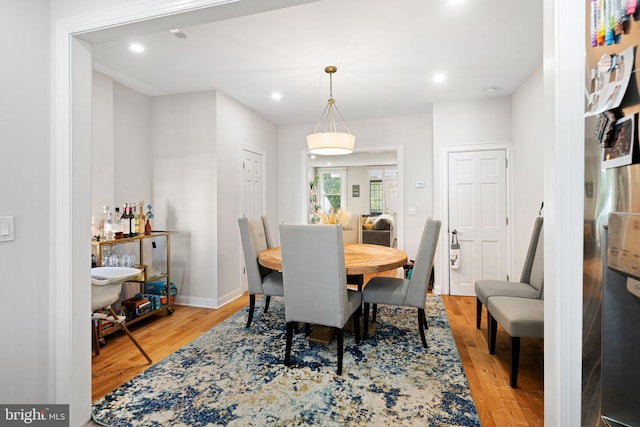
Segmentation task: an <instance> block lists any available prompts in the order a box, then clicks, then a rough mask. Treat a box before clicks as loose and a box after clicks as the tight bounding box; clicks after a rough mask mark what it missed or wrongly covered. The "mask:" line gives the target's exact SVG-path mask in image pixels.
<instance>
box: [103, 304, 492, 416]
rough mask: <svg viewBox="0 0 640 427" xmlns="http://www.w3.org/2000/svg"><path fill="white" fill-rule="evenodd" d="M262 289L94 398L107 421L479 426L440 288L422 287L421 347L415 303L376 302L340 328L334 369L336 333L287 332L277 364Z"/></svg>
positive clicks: (275, 307) (281, 334)
mask: <svg viewBox="0 0 640 427" xmlns="http://www.w3.org/2000/svg"><path fill="white" fill-rule="evenodd" d="M263 302H264V298H262V299H260V300H259V302H258V304H257V307H256V315H254V323H253V324H252V326H251V328H249V329H246V328H245V327H244V325H245V322H246V320H247V310H248V309H247V308H245V309H244V310H241V311H240V312H238V313H236V314H235V315H234V316H232V317H230V318H229V319H227V320H225V321H224V322H222V323H221V324H219V325H218V326H216V327H214V328H213V329H211V330H209V331H208V332H207V333H205V334H204V335H202V336H201V337H200V338H198V339H197V340H195V341H193V342H192V343H190V344H188V345H187V346H185V347H183V348H181V349H180V350H178V351H177V352H175V353H173V354H172V355H170V356H169V357H167V358H166V359H164V360H162V361H160V362H159V363H157V364H156V365H154V366H152V367H150V368H149V369H147V370H146V371H145V372H144V373H142V374H141V375H139V376H138V377H136V378H134V379H132V380H130V381H129V382H127V383H125V384H124V385H122V386H121V387H119V388H117V389H116V390H114V391H113V392H111V393H110V394H108V395H107V396H105V397H103V398H102V399H99V400H98V401H96V402H94V405H93V410H94V413H95V417H96V418H97V419H98V420H99V421H101V422H104V423H106V424H108V425H112V426H169V425H170V426H218V425H229V426H295V425H318V426H347V425H351V426H356V425H362V426H391V425H420V426H449V425H451V426H479V425H480V420H479V418H478V414H477V411H476V407H475V404H474V402H473V398H472V397H471V393H470V391H469V385H468V383H467V379H466V376H465V373H464V370H463V368H462V363H461V361H460V356H459V354H458V350H457V349H456V345H455V342H454V339H453V336H452V334H451V328H450V326H449V321H448V319H447V314H446V311H445V308H444V305H443V303H442V299H441V298H440V297H439V296H435V295H434V296H432V295H429V297H428V299H427V303H428V306H427V309H426V313H427V318H428V322H429V329H428V330H427V341H428V343H429V348H428V349H425V348H423V347H422V344H421V341H420V336H419V333H418V325H417V312H416V309H408V308H395V307H387V306H380V307H378V319H377V320H378V328H377V331H376V334H375V336H374V337H370V338H369V339H368V340H367V341H361V343H360V345H359V346H356V345H355V341H354V339H353V338H354V337H353V334H351V333H349V332H346V333H345V340H344V342H345V352H344V365H343V366H344V367H343V373H342V376H338V375H336V374H335V371H336V366H337V354H336V343H335V340H334V342H333V343H332V344H331V345H329V346H323V345H318V344H310V343H309V342H308V341H307V339H306V338H305V336H304V333H303V332H302V331H301V332H300V333H299V334H297V335H296V336H295V337H294V341H293V350H292V353H291V356H292V358H291V359H292V367H290V368H287V367H285V366H284V364H283V360H284V349H285V323H284V304H283V301H282V300H281V299H279V298H272V300H271V306H270V307H269V313H266V314H264V313H263V312H262V311H263V310H262V308H263V307H262V305H261V303H263Z"/></svg>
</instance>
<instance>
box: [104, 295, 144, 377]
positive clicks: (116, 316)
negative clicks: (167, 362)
mask: <svg viewBox="0 0 640 427" xmlns="http://www.w3.org/2000/svg"><path fill="white" fill-rule="evenodd" d="M107 310H108V311H109V314H111V315H112V316H113V318H114V319H117V318H118V315H117V314H116V312H115V311H113V308H111V307H107ZM120 329H122V332H124V333H125V334H127V336H128V337H129V339H130V340H131V342H133V343H134V344H135V346H136V347H138V350H140V353H142V355H143V356H144V357H145V359H147V361H148V362H149V364H150V365H151V364H152V363H153V360H151V358H150V357H149V355H148V354H147V352H146V351H144V348H142V346H141V345H140V343H139V342H138V340H137V339H136V338H135V337H134V336H133V335H131V332H129V329H128V328H127V326H126V325H125V324H124V322H123V323H120Z"/></svg>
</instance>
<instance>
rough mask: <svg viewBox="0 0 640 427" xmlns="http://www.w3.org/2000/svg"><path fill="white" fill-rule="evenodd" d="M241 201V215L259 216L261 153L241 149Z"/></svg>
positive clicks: (260, 202)
mask: <svg viewBox="0 0 640 427" xmlns="http://www.w3.org/2000/svg"><path fill="white" fill-rule="evenodd" d="M242 174H243V180H242V182H243V186H244V189H243V190H244V191H243V201H242V216H259V215H262V214H263V212H264V209H263V207H262V180H263V177H262V175H263V172H262V155H261V154H258V153H254V152H252V151H248V150H242Z"/></svg>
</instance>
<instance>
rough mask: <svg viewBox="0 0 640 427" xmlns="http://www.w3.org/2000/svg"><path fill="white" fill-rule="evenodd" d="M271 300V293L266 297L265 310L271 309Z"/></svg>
mask: <svg viewBox="0 0 640 427" xmlns="http://www.w3.org/2000/svg"><path fill="white" fill-rule="evenodd" d="M270 302H271V297H270V296H269V295H266V296H265V297H264V312H265V313H266V312H267V311H269V303H270Z"/></svg>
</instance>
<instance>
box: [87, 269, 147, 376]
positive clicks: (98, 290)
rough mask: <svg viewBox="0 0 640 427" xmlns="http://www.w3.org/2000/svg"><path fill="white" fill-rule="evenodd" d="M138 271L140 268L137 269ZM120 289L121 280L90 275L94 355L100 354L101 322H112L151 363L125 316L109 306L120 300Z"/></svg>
mask: <svg viewBox="0 0 640 427" xmlns="http://www.w3.org/2000/svg"><path fill="white" fill-rule="evenodd" d="M130 270H133V269H130ZM138 272H140V270H138ZM121 291H122V282H116V283H114V282H113V281H111V280H109V279H108V278H100V277H91V311H92V312H93V314H92V316H91V319H92V323H93V325H92V329H93V350H94V351H95V353H96V356H98V355H99V354H100V343H99V336H98V335H99V330H100V328H102V322H103V321H108V322H112V323H113V325H114V327H116V328H118V329H120V330H121V331H122V332H124V333H125V334H126V335H127V336H128V337H129V339H130V340H131V342H133V344H134V345H135V346H136V347H137V348H138V350H140V353H142V355H143V356H144V357H145V359H147V361H148V362H149V364H151V363H153V361H152V360H151V357H149V355H148V354H147V352H146V351H144V348H142V346H141V345H140V343H139V342H138V340H136V339H135V337H134V336H133V335H132V334H131V332H130V331H129V328H127V325H126V323H125V322H126V320H127V319H126V318H125V317H124V316H118V315H117V314H116V312H115V311H114V310H113V308H112V307H111V305H112V304H115V303H116V302H118V301H119V300H120V292H121Z"/></svg>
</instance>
